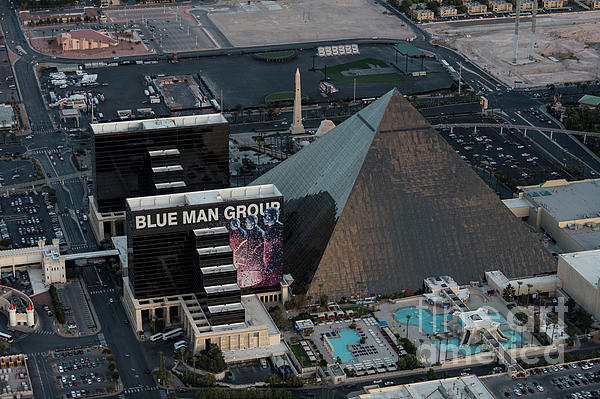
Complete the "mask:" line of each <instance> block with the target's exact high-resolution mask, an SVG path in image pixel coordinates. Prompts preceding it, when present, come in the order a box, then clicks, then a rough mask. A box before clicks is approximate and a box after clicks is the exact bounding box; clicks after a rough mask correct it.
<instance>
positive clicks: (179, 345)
mask: <svg viewBox="0 0 600 399" xmlns="http://www.w3.org/2000/svg"><path fill="white" fill-rule="evenodd" d="M186 345H187V343H186V342H185V340H184V339H182V340H181V341H177V342H175V343H174V344H173V352H179V349H181V348H183V347H185V346H186Z"/></svg>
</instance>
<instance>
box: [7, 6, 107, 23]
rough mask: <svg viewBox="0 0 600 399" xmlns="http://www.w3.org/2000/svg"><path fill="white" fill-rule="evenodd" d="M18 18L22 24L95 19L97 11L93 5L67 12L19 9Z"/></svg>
mask: <svg viewBox="0 0 600 399" xmlns="http://www.w3.org/2000/svg"><path fill="white" fill-rule="evenodd" d="M19 18H20V19H21V21H22V22H23V25H36V24H55V23H68V22H69V21H75V22H79V21H86V20H89V21H95V20H97V19H98V11H96V9H95V8H94V7H84V8H83V12H75V13H68V14H49V13H47V12H31V11H28V10H25V11H19Z"/></svg>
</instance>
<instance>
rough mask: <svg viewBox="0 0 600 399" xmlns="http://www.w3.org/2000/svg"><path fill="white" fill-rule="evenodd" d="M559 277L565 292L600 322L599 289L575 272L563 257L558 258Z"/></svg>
mask: <svg viewBox="0 0 600 399" xmlns="http://www.w3.org/2000/svg"><path fill="white" fill-rule="evenodd" d="M558 277H559V278H560V279H561V280H562V282H563V290H564V291H566V292H567V294H569V295H570V296H571V297H573V299H574V300H575V302H577V303H578V304H580V305H581V306H582V307H583V308H584V309H585V310H586V311H588V312H589V313H591V314H592V315H593V316H594V317H595V318H596V320H600V291H599V289H598V288H597V287H595V286H594V285H592V284H591V283H590V282H589V281H587V280H586V279H585V278H584V277H583V276H582V275H581V274H579V273H578V272H577V271H575V269H574V268H573V267H572V266H571V265H570V264H569V263H568V262H566V261H565V260H564V259H563V258H562V257H559V258H558Z"/></svg>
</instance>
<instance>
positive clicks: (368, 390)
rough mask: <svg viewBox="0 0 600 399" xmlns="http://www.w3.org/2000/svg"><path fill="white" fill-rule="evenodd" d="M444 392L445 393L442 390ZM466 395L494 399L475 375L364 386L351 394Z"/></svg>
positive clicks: (425, 398)
mask: <svg viewBox="0 0 600 399" xmlns="http://www.w3.org/2000/svg"><path fill="white" fill-rule="evenodd" d="M444 391H445V392H446V394H444V393H442V392H444ZM465 391H466V392H468V394H467V396H466V397H475V398H479V399H494V396H493V395H492V394H491V393H490V391H488V389H487V388H486V387H485V386H484V385H483V383H482V382H481V380H479V378H477V376H473V375H470V376H465V377H455V378H445V379H441V380H434V381H425V382H418V383H414V384H406V385H393V386H389V387H365V388H364V391H363V392H364V393H359V394H358V395H352V394H350V395H349V396H354V397H359V398H360V399H459V398H463V397H465V396H464V392H465Z"/></svg>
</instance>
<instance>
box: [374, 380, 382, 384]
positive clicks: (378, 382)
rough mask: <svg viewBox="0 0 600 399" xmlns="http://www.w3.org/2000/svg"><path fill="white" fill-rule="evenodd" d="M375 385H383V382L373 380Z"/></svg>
mask: <svg viewBox="0 0 600 399" xmlns="http://www.w3.org/2000/svg"><path fill="white" fill-rule="evenodd" d="M373 384H381V380H373Z"/></svg>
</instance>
